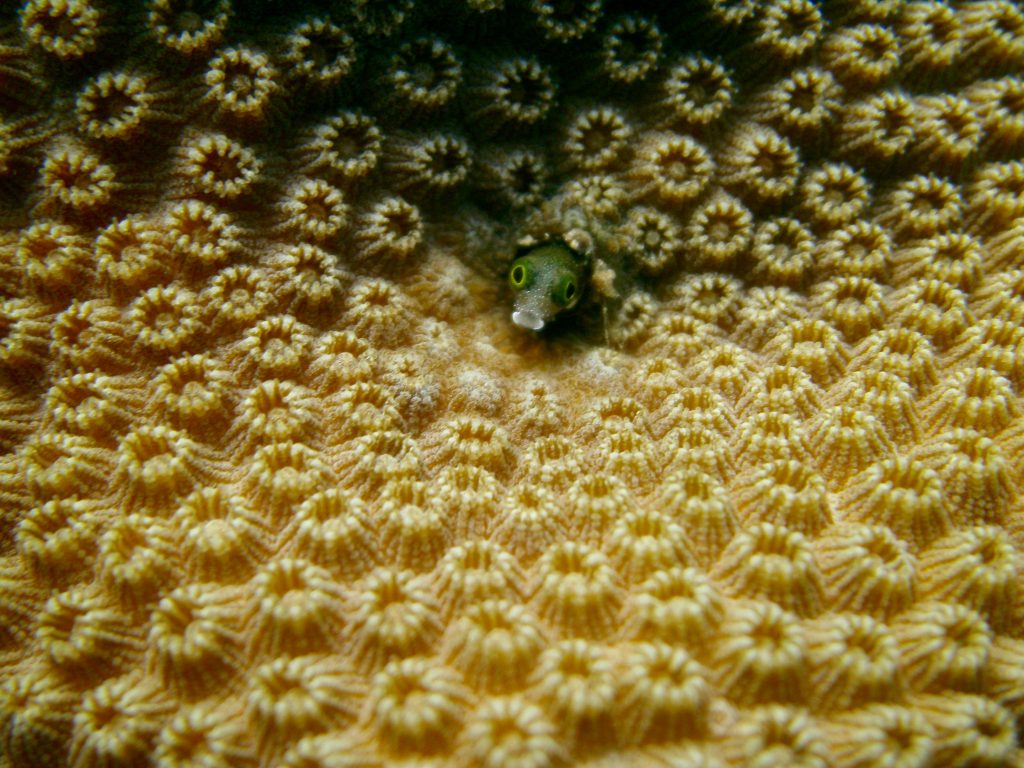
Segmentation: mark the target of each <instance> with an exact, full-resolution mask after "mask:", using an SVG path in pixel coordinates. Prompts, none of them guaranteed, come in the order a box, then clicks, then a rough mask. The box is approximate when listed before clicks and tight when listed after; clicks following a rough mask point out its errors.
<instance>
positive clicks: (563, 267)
mask: <svg viewBox="0 0 1024 768" xmlns="http://www.w3.org/2000/svg"><path fill="white" fill-rule="evenodd" d="M589 267H590V258H589V257H588V256H586V255H585V254H583V253H581V252H579V251H577V250H575V249H573V248H572V247H570V246H569V244H568V243H566V242H565V241H564V240H562V239H556V240H547V241H544V242H541V243H537V244H529V245H526V246H524V247H522V248H520V250H519V252H518V254H517V255H516V258H515V260H514V261H513V262H512V264H511V266H510V267H509V270H508V282H509V285H510V286H512V290H513V291H514V293H515V300H514V302H513V307H512V322H513V323H515V324H516V325H518V326H519V327H520V328H527V329H529V330H531V331H539V330H541V329H543V328H544V326H545V325H546V324H547V323H549V322H551V321H552V320H554V319H555V318H556V317H557V316H558V315H560V314H562V313H563V312H567V311H569V310H570V309H572V308H573V307H575V306H576V305H577V304H578V303H579V302H580V299H581V298H582V297H583V294H584V289H585V288H586V283H587V280H588V274H587V273H588V271H589Z"/></svg>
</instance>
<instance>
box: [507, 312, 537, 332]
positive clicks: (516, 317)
mask: <svg viewBox="0 0 1024 768" xmlns="http://www.w3.org/2000/svg"><path fill="white" fill-rule="evenodd" d="M512 322H513V323H515V324H516V325H518V326H519V327H520V328H529V329H530V330H531V331H539V330H540V329H541V328H543V327H544V321H543V320H542V319H541V317H540V316H539V315H536V314H534V313H533V312H523V311H522V310H518V309H517V310H516V311H514V312H513V313H512Z"/></svg>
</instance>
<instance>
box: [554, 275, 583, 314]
mask: <svg viewBox="0 0 1024 768" xmlns="http://www.w3.org/2000/svg"><path fill="white" fill-rule="evenodd" d="M578 294H579V286H578V285H577V284H576V280H575V279H574V278H572V277H571V276H570V275H566V276H565V277H563V278H562V279H561V280H559V281H558V284H557V285H555V289H554V290H553V291H552V292H551V298H552V300H553V301H554V302H555V303H556V304H558V305H559V306H560V307H568V306H570V305H571V304H572V303H573V302H575V301H576V299H577V296H578Z"/></svg>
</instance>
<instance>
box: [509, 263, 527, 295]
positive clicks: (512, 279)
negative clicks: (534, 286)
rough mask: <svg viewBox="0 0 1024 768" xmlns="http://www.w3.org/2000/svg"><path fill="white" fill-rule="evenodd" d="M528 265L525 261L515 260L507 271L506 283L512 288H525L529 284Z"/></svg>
mask: <svg viewBox="0 0 1024 768" xmlns="http://www.w3.org/2000/svg"><path fill="white" fill-rule="evenodd" d="M530 273H531V270H530V265H529V264H528V263H527V261H526V260H525V259H517V260H516V261H515V262H513V264H512V268H511V269H510V270H509V271H508V282H509V284H510V285H511V286H512V287H513V288H517V289H519V288H525V287H526V286H527V284H528V283H529V282H530Z"/></svg>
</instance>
